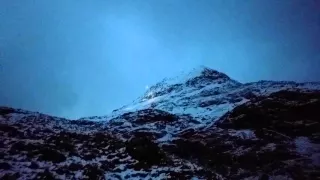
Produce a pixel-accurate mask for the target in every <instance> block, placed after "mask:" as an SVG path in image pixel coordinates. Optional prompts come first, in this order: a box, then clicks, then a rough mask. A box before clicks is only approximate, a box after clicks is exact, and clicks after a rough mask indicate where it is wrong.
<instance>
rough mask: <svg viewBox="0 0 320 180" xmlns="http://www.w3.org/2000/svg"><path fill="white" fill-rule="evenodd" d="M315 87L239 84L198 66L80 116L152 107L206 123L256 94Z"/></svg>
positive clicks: (289, 83)
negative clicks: (125, 100)
mask: <svg viewBox="0 0 320 180" xmlns="http://www.w3.org/2000/svg"><path fill="white" fill-rule="evenodd" d="M316 89H320V83H296V82H292V81H280V82H279V81H259V82H253V83H246V84H242V83H240V82H238V81H236V80H233V79H231V78H229V77H228V76H227V75H226V74H224V73H222V72H218V71H216V70H213V69H210V68H207V67H204V66H199V67H197V68H194V69H193V70H192V71H190V72H182V73H181V74H180V75H179V76H176V77H173V78H165V79H163V80H162V81H161V82H159V83H157V84H155V85H154V86H151V87H150V88H149V89H148V90H147V91H146V92H145V94H144V95H143V96H142V97H139V98H138V99H136V100H135V101H133V102H132V103H131V104H128V105H125V106H123V107H122V108H120V109H116V110H114V111H113V112H112V113H111V114H109V115H107V116H99V117H98V116H93V117H85V118H81V119H86V120H93V121H108V120H110V119H112V118H115V117H117V116H119V115H121V114H123V113H126V112H134V111H137V110H143V109H150V108H151V109H158V110H163V111H167V112H170V113H173V114H188V115H191V116H192V117H195V118H196V119H197V121H200V122H201V123H203V124H208V123H212V122H214V121H215V120H217V119H218V118H219V117H221V116H222V115H224V114H225V113H226V112H228V111H231V110H232V109H233V108H234V107H236V106H238V105H240V104H243V103H245V102H247V101H249V100H250V99H252V98H254V97H256V96H265V95H269V94H270V93H273V92H277V91H280V90H304V91H305V90H316Z"/></svg>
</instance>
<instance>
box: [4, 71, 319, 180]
mask: <svg viewBox="0 0 320 180" xmlns="http://www.w3.org/2000/svg"><path fill="white" fill-rule="evenodd" d="M319 110H320V83H295V82H284V81H283V82H275V81H259V82H254V83H246V84H243V83H240V82H237V81H235V80H232V79H231V78H229V77H228V76H227V75H225V74H224V73H221V72H218V71H215V70H212V69H209V68H206V67H200V68H196V69H194V70H193V71H191V72H188V73H183V74H181V75H179V76H177V77H174V78H167V79H164V80H163V81H161V82H159V83H157V84H156V85H154V86H152V87H150V89H148V91H147V92H146V93H145V94H144V95H143V96H141V97H139V98H138V99H136V100H135V101H133V102H132V103H131V104H129V105H126V106H124V107H122V108H120V109H117V110H115V111H113V112H112V113H111V114H110V115H107V116H103V117H88V118H81V119H79V120H67V119H63V118H58V117H52V116H48V115H45V114H41V113H36V112H30V111H25V110H20V109H14V108H8V107H0V178H1V179H108V180H109V179H183V180H184V179H193V180H196V179H210V180H211V179H213V180H214V179H235V180H236V179H246V180H249V179H252V180H253V179H257V180H264V179H319V178H320V173H319V172H320V118H319V117H320V111H319Z"/></svg>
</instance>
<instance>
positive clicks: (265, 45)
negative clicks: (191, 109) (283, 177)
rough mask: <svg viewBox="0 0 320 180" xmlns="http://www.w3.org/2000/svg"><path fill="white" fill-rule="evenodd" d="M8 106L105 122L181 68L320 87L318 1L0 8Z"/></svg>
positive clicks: (3, 101) (193, 0)
mask: <svg viewBox="0 0 320 180" xmlns="http://www.w3.org/2000/svg"><path fill="white" fill-rule="evenodd" d="M0 22H1V23H0V51H1V52H0V63H1V67H0V105H8V106H13V107H20V108H25V109H29V110H36V111H41V112H44V113H49V114H53V115H58V116H66V117H71V118H76V117H80V116H90V115H104V114H107V113H108V112H110V111H111V110H113V109H115V108H118V107H121V106H122V105H124V104H126V103H128V102H131V101H132V100H133V99H135V98H137V97H138V96H140V95H141V94H142V93H143V92H144V91H145V87H146V86H147V85H152V84H154V83H156V82H157V81H159V80H161V79H162V78H164V77H167V76H173V75H175V74H177V73H178V72H180V71H181V70H188V69H191V68H193V67H195V66H199V65H205V66H208V67H211V68H214V69H217V70H219V71H223V72H225V73H227V74H228V75H229V76H230V77H232V78H234V79H236V80H239V81H241V82H248V81H257V80H260V79H268V80H296V81H320V3H319V1H317V0H246V1H240V0H174V1H173V0H161V1H157V0H154V1H152V0H134V1H133V0H90V1H89V0H55V1H48V0H33V1H12V0H0Z"/></svg>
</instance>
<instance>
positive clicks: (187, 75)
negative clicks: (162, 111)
mask: <svg viewBox="0 0 320 180" xmlns="http://www.w3.org/2000/svg"><path fill="white" fill-rule="evenodd" d="M199 78H202V79H207V80H210V81H212V80H217V79H224V80H230V78H229V76H227V75H226V74H224V73H222V72H219V71H217V70H214V69H211V68H209V67H206V66H203V65H201V66H198V67H195V68H193V69H191V70H190V71H182V72H180V73H179V75H178V76H176V77H172V78H165V79H163V80H162V81H161V82H160V83H161V84H167V85H174V84H184V83H187V82H190V81H192V80H195V79H199ZM156 86H157V85H156Z"/></svg>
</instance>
